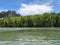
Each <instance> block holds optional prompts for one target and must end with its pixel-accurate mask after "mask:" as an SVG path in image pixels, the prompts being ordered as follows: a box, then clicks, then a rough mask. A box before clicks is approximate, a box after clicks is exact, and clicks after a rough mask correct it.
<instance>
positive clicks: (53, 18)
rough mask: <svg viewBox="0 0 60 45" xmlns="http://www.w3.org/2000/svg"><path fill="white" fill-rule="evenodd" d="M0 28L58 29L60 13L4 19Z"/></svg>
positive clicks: (0, 21)
mask: <svg viewBox="0 0 60 45" xmlns="http://www.w3.org/2000/svg"><path fill="white" fill-rule="evenodd" d="M0 27H60V13H44V14H34V15H29V16H9V17H4V18H0Z"/></svg>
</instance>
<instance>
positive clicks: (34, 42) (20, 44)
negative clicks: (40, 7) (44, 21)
mask: <svg viewBox="0 0 60 45" xmlns="http://www.w3.org/2000/svg"><path fill="white" fill-rule="evenodd" d="M0 30H2V31H1V32H0V45H60V29H59V30H58V29H25V30H24V29H18V30H17V29H16V28H15V30H13V29H10V28H9V29H6V28H5V30H9V31H4V29H0ZM10 30H11V31H10Z"/></svg>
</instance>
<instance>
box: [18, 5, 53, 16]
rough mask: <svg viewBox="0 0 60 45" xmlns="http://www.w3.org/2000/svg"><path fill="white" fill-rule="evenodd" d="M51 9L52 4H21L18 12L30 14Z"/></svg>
mask: <svg viewBox="0 0 60 45" xmlns="http://www.w3.org/2000/svg"><path fill="white" fill-rule="evenodd" d="M52 10H53V7H52V6H47V5H36V4H35V5H34V4H33V5H28V4H22V5H21V7H20V8H19V9H18V13H20V14H21V15H32V14H41V13H45V12H51V11H52Z"/></svg>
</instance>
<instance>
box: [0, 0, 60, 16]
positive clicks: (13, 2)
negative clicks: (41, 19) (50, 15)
mask: <svg viewBox="0 0 60 45" xmlns="http://www.w3.org/2000/svg"><path fill="white" fill-rule="evenodd" d="M38 7H39V8H38ZM7 10H15V11H16V12H17V13H20V14H22V15H29V14H40V13H44V12H60V0H1V1H0V12H1V11H7Z"/></svg>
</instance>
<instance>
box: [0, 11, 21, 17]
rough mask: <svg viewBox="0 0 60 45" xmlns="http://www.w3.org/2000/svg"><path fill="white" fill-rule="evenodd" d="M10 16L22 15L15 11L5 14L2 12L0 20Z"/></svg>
mask: <svg viewBox="0 0 60 45" xmlns="http://www.w3.org/2000/svg"><path fill="white" fill-rule="evenodd" d="M8 16H21V15H20V14H17V13H16V12H15V11H7V12H6V11H3V12H0V18H3V17H8Z"/></svg>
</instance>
